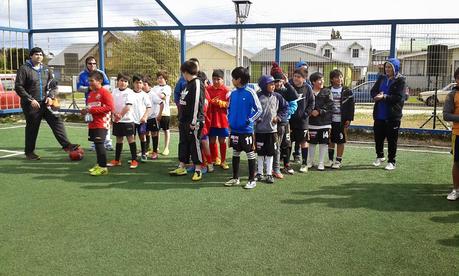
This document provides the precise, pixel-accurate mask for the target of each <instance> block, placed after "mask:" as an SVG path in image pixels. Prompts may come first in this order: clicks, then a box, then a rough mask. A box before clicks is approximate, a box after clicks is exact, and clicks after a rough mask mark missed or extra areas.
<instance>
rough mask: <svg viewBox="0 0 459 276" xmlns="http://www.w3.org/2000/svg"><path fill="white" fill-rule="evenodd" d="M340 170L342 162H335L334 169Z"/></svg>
mask: <svg viewBox="0 0 459 276" xmlns="http://www.w3.org/2000/svg"><path fill="white" fill-rule="evenodd" d="M340 168H341V162H340V161H335V162H333V166H332V169H340Z"/></svg>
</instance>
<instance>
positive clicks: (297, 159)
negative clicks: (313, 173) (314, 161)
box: [293, 155, 301, 164]
mask: <svg viewBox="0 0 459 276" xmlns="http://www.w3.org/2000/svg"><path fill="white" fill-rule="evenodd" d="M293 162H295V163H297V164H301V157H300V156H299V155H295V156H293Z"/></svg>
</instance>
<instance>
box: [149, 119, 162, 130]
mask: <svg viewBox="0 0 459 276" xmlns="http://www.w3.org/2000/svg"><path fill="white" fill-rule="evenodd" d="M147 131H159V126H158V121H157V120H156V118H152V119H148V120H147Z"/></svg>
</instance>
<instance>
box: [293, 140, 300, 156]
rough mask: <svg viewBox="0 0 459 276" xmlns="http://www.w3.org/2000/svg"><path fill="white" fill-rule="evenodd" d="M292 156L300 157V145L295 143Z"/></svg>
mask: <svg viewBox="0 0 459 276" xmlns="http://www.w3.org/2000/svg"><path fill="white" fill-rule="evenodd" d="M293 155H294V156H299V155H300V144H299V143H296V142H295V151H294V152H293Z"/></svg>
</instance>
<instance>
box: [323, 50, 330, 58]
mask: <svg viewBox="0 0 459 276" xmlns="http://www.w3.org/2000/svg"><path fill="white" fill-rule="evenodd" d="M324 57H331V50H330V49H325V50H324Z"/></svg>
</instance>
